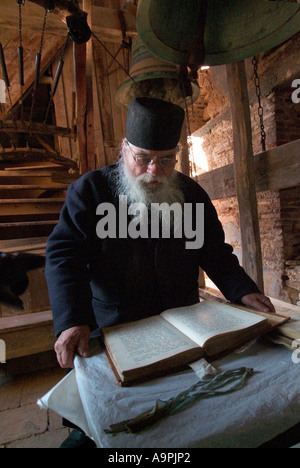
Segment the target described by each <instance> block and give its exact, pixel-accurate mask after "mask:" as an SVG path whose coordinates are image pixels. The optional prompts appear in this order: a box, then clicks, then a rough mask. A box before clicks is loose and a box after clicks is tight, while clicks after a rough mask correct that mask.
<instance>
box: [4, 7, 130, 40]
mask: <svg viewBox="0 0 300 468" xmlns="http://www.w3.org/2000/svg"><path fill="white" fill-rule="evenodd" d="M91 11H92V18H93V22H92V30H93V32H94V33H95V34H96V35H97V36H99V37H100V38H101V39H102V40H105V41H106V42H117V43H121V42H122V38H123V36H122V28H121V24H120V20H119V13H118V10H114V9H112V8H106V7H102V6H97V5H94V6H92V10H91ZM43 17H44V8H42V7H40V6H38V5H34V4H33V3H30V2H27V3H26V5H25V6H24V10H23V18H22V28H23V32H26V31H29V32H30V33H32V32H41V27H42V24H43ZM124 19H125V24H126V33H127V36H129V37H136V36H137V29H136V7H135V8H130V9H128V10H125V11H124ZM18 21H19V20H18V7H17V5H16V2H14V1H12V0H1V2H0V30H3V29H12V30H15V31H18V27H19V26H18V25H19V22H18ZM49 31H51V34H52V35H58V36H63V37H66V35H67V33H68V28H67V26H66V25H65V24H64V22H63V21H62V20H61V19H60V18H59V17H58V16H57V15H55V14H53V13H50V14H48V18H47V27H46V32H47V33H49Z"/></svg>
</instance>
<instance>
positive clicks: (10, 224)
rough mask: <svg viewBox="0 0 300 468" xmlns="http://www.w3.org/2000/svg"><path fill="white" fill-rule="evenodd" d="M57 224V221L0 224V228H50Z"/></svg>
mask: <svg viewBox="0 0 300 468" xmlns="http://www.w3.org/2000/svg"><path fill="white" fill-rule="evenodd" d="M57 223H58V219H53V220H50V221H20V222H19V223H17V222H15V223H0V228H1V229H2V228H9V227H26V226H51V225H55V224H57Z"/></svg>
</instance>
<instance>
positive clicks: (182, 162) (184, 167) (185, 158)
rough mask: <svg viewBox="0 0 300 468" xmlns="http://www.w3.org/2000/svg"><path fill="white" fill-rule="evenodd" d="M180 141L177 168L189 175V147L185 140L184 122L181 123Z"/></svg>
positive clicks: (185, 129)
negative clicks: (180, 147)
mask: <svg viewBox="0 0 300 468" xmlns="http://www.w3.org/2000/svg"><path fill="white" fill-rule="evenodd" d="M180 143H181V145H182V151H181V153H180V156H179V160H178V170H179V171H180V172H182V174H185V175H187V176H189V175H190V161H189V148H188V141H187V128H186V123H185V122H184V123H183V126H182V131H181V136H180Z"/></svg>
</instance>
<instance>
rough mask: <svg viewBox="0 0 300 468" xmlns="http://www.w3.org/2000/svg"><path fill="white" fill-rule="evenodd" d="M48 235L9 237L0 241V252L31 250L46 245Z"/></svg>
mask: <svg viewBox="0 0 300 468" xmlns="http://www.w3.org/2000/svg"><path fill="white" fill-rule="evenodd" d="M47 240H48V237H27V238H26V239H9V240H2V241H0V252H4V253H12V252H31V251H32V250H37V249H39V248H41V247H40V246H41V245H43V246H46V245H47Z"/></svg>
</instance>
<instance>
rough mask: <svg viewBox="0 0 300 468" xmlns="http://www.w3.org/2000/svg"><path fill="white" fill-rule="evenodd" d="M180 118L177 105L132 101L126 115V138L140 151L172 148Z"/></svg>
mask: <svg viewBox="0 0 300 468" xmlns="http://www.w3.org/2000/svg"><path fill="white" fill-rule="evenodd" d="M184 115H185V113H184V110H183V109H182V108H181V107H180V106H177V105H176V104H172V103H170V102H166V101H162V100H160V99H153V98H147V97H143V98H136V99H133V101H131V103H130V106H129V108H128V112H127V124H126V138H127V140H128V141H129V143H131V144H133V145H135V146H138V147H139V148H143V149H148V150H155V151H160V150H161V151H163V150H169V149H173V148H176V146H177V144H178V142H179V139H180V135H181V128H182V124H183V120H184Z"/></svg>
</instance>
